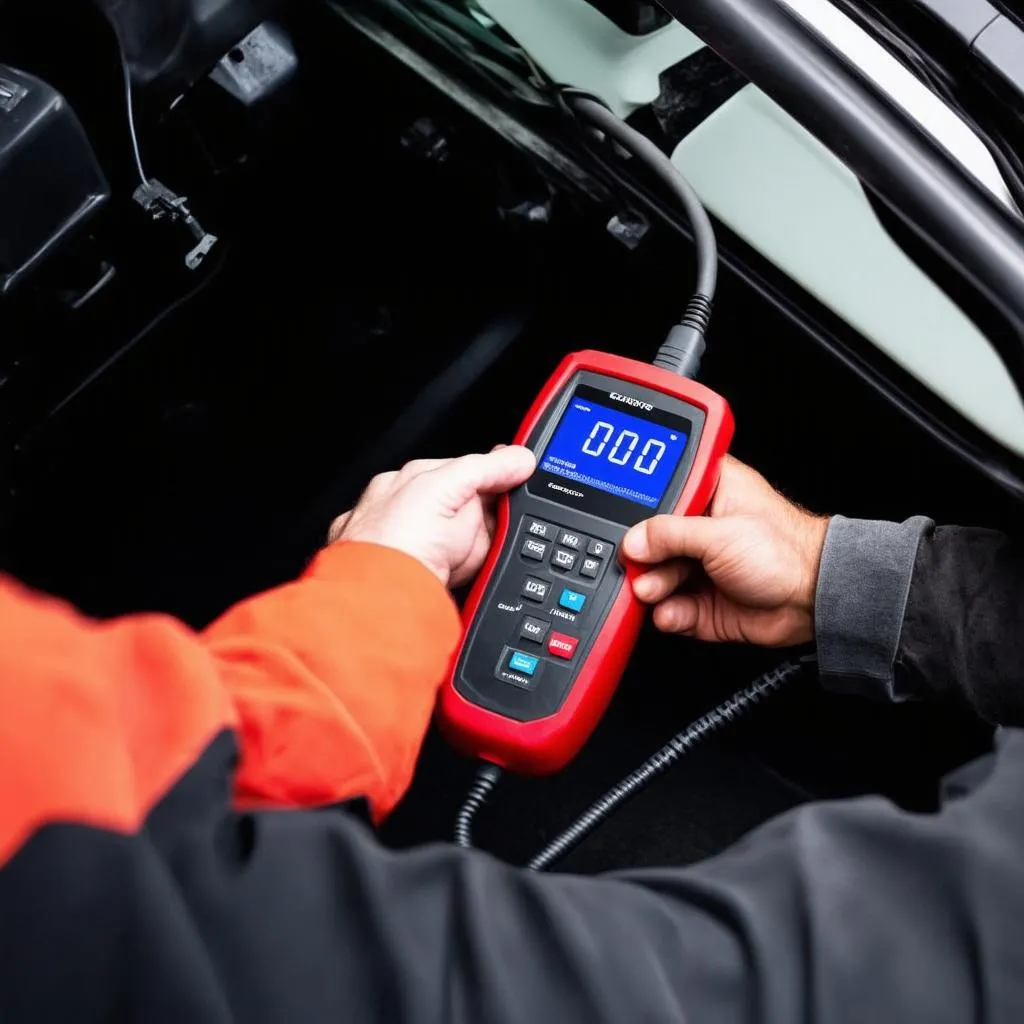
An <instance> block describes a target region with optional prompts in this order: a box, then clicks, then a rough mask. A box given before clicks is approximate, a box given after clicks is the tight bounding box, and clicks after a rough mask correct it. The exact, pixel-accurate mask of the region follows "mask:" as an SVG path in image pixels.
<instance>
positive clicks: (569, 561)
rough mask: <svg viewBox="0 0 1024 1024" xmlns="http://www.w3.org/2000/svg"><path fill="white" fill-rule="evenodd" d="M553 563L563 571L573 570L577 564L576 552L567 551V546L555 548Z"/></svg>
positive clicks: (552, 557)
mask: <svg viewBox="0 0 1024 1024" xmlns="http://www.w3.org/2000/svg"><path fill="white" fill-rule="evenodd" d="M551 564H552V565H553V566H554V567H555V568H556V569H560V570H561V571H562V572H571V571H572V567H573V566H574V565H575V564H576V553H575V552H573V551H566V550H565V548H555V553H554V554H553V555H552V556H551Z"/></svg>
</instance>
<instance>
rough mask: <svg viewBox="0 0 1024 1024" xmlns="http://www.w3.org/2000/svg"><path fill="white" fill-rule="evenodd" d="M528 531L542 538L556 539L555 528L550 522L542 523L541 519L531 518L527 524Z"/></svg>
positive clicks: (532, 535)
mask: <svg viewBox="0 0 1024 1024" xmlns="http://www.w3.org/2000/svg"><path fill="white" fill-rule="evenodd" d="M526 532H527V533H528V534H530V536H531V537H540V539H541V540H554V538H555V528H554V527H553V526H551V525H549V524H548V523H542V522H541V521H540V520H539V519H531V520H530V521H529V522H528V523H527V524H526Z"/></svg>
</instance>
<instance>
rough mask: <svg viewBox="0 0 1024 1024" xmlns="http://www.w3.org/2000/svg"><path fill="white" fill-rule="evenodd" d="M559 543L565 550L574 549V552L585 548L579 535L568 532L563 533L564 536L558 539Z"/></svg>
mask: <svg viewBox="0 0 1024 1024" xmlns="http://www.w3.org/2000/svg"><path fill="white" fill-rule="evenodd" d="M558 543H559V544H561V545H562V547H563V548H572V549H573V551H579V549H580V548H581V547H582V546H583V540H582V538H581V537H580V535H579V534H578V533H570V532H569V531H568V530H563V531H562V536H561V537H559V538H558Z"/></svg>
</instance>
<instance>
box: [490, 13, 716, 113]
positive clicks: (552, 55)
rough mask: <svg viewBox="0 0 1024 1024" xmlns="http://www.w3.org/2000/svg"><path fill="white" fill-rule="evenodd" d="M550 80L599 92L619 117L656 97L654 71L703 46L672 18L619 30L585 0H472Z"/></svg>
mask: <svg viewBox="0 0 1024 1024" xmlns="http://www.w3.org/2000/svg"><path fill="white" fill-rule="evenodd" d="M478 3H479V5H480V7H482V8H483V9H484V10H485V11H486V12H487V13H488V14H489V15H490V16H491V17H492V18H493V19H494V20H495V21H496V22H498V24H499V25H501V27H502V28H503V29H505V31H506V32H508V34H509V35H510V36H512V38H513V39H515V40H516V41H517V42H518V43H519V45H520V46H522V47H523V49H524V50H526V52H527V53H529V55H530V56H531V57H532V58H533V59H534V60H535V61H536V62H537V64H538V65H540V67H541V68H543V70H544V71H545V72H546V73H547V74H548V75H549V76H550V77H551V78H552V79H553V80H554V81H556V82H561V83H564V84H565V85H572V86H575V87H576V88H577V89H585V90H586V91H587V92H592V93H594V94H595V95H597V96H600V97H601V99H603V100H604V101H605V102H606V103H607V104H608V105H609V106H610V107H611V108H612V109H613V110H614V111H615V113H616V114H618V115H619V116H620V117H626V116H627V115H628V114H630V113H631V112H632V111H634V110H636V109H637V107H642V106H646V105H647V104H648V103H652V102H653V101H654V100H656V99H657V98H658V93H659V91H660V88H659V84H658V76H659V75H660V74H661V73H662V72H663V71H666V70H667V69H668V68H670V67H672V66H673V65H674V64H678V63H679V61H681V60H684V59H685V58H686V57H689V56H690V54H692V53H696V52H697V51H698V50H700V49H703V46H704V44H703V43H702V42H701V41H700V40H699V39H698V38H697V37H696V36H695V35H694V34H693V33H692V32H690V31H688V30H687V29H685V28H683V26H682V25H680V24H679V23H678V22H672V24H670V25H666V26H665V27H664V28H662V29H658V31H656V32H652V33H651V34H650V35H647V36H631V35H630V34H629V33H628V32H623V31H622V29H620V28H619V27H618V25H616V24H615V23H614V22H612V21H610V20H609V19H608V18H606V17H605V16H604V15H603V14H601V12H600V11H598V10H596V9H595V8H593V7H591V6H590V4H588V3H587V2H586V0H478Z"/></svg>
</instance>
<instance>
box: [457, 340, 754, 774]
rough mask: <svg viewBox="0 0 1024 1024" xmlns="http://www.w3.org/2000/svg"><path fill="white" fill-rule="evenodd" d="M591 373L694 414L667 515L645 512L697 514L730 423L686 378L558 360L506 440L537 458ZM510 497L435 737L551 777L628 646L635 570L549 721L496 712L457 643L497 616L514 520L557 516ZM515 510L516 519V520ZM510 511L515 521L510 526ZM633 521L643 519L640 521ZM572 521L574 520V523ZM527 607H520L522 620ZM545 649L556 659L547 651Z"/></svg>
mask: <svg viewBox="0 0 1024 1024" xmlns="http://www.w3.org/2000/svg"><path fill="white" fill-rule="evenodd" d="M593 375H599V378H600V379H606V380H607V379H611V380H613V381H614V382H619V383H621V384H622V385H624V386H626V387H627V388H628V386H630V385H633V386H636V388H637V389H648V390H649V391H653V392H657V393H659V394H661V395H664V396H668V397H670V398H672V399H678V400H681V401H682V402H684V403H686V404H687V405H688V406H690V407H692V408H693V409H694V410H699V413H700V414H701V415H702V418H703V425H702V427H701V429H700V432H699V436H691V437H690V439H689V442H688V443H689V445H691V446H692V451H691V450H689V449H688V451H687V459H686V461H687V464H688V470H686V475H685V479H684V480H683V481H682V483H681V490H678V497H676V498H675V499H674V503H673V504H672V506H671V507H670V508H665V507H659V509H657V510H651V511H650V513H649V514H650V515H654V514H659V513H663V512H666V511H670V512H672V513H673V514H675V515H702V514H703V513H704V512H705V510H706V509H707V506H708V504H709V502H710V501H711V498H712V496H713V495H714V492H715V488H716V486H717V484H718V477H719V472H720V469H721V463H722V458H723V457H724V456H725V454H726V452H727V451H728V448H729V444H730V442H731V440H732V436H733V430H734V421H733V416H732V412H731V410H730V409H729V406H728V404H727V403H726V401H725V400H724V399H723V398H721V397H720V396H719V395H717V394H715V392H713V391H711V390H710V389H708V388H706V387H704V386H703V385H701V384H698V383H696V382H695V381H693V380H689V379H687V378H685V377H680V376H677V375H676V374H673V373H670V372H669V371H667V370H662V369H660V368H658V367H655V366H652V365H650V364H647V363H641V362H638V361H636V360H633V359H626V358H623V357H620V356H614V355H609V354H608V353H604V352H594V351H583V352H575V353H572V354H570V355H568V356H566V358H565V359H564V360H563V361H562V363H561V364H560V365H559V367H558V368H557V369H556V370H555V372H554V374H553V375H552V376H551V378H550V379H549V380H548V382H547V383H546V384H545V386H544V388H543V389H542V390H541V392H540V394H539V395H538V396H537V398H536V400H535V401H534V402H533V404H532V406H531V407H530V409H529V411H528V412H527V414H526V417H525V418H524V420H523V422H522V425H521V426H520V428H519V431H518V433H517V434H516V437H515V443H516V444H522V445H527V446H529V447H531V448H533V449H534V451H535V453H536V454H537V455H538V457H540V455H541V451H540V449H541V447H542V446H543V444H544V443H546V441H547V440H548V439H549V438H550V436H551V431H552V430H553V429H554V427H553V426H552V422H551V421H552V420H553V419H554V418H556V417H558V416H559V415H560V414H561V411H562V410H564V408H565V406H566V395H567V393H568V392H570V391H571V390H572V388H573V387H574V386H575V383H574V382H577V381H580V380H584V379H598V378H594V377H593ZM641 393H642V392H641ZM526 486H527V487H528V486H529V484H528V485H526ZM519 492H523V494H528V492H527V491H524V488H519V489H518V491H517V492H516V493H515V494H514V495H513V496H512V497H511V498H510V496H507V495H506V496H504V497H502V498H501V500H500V502H499V505H498V519H497V530H496V534H495V539H494V544H493V545H492V548H491V551H490V554H489V555H488V558H487V561H486V562H485V564H484V567H483V569H482V570H481V572H480V575H479V577H478V578H477V580H476V583H475V585H474V587H473V589H472V592H471V593H470V596H469V599H468V600H467V602H466V605H465V608H464V611H463V624H464V630H463V640H462V643H461V644H460V647H459V650H458V651H457V652H456V655H455V657H454V659H453V662H452V665H451V671H450V673H449V676H448V679H447V681H446V682H445V684H444V687H443V689H442V691H441V694H440V698H439V705H438V714H439V722H440V726H441V729H442V732H443V733H444V735H445V736H446V737H447V739H448V740H449V742H451V743H452V745H453V746H455V747H456V748H457V749H458V750H460V751H462V752H463V753H465V754H467V755H470V756H472V757H476V758H480V759H482V760H485V761H490V762H492V763H494V764H496V765H498V766H500V767H502V768H504V769H507V770H509V771H514V772H519V773H523V774H529V775H543V774H549V773H552V772H555V771H558V770H560V769H561V768H562V767H564V766H565V765H566V764H567V763H568V762H569V761H571V760H572V758H573V757H574V756H575V755H576V754H577V753H578V751H579V750H580V748H581V747H582V746H583V744H584V743H585V742H586V740H587V739H588V738H589V736H590V734H591V733H592V732H593V730H594V728H595V726H596V725H597V723H598V722H599V721H600V719H601V716H602V715H603V714H604V712H605V710H606V709H607V707H608V704H609V702H610V701H611V698H612V696H613V694H614V693H615V689H616V687H617V686H618V683H619V680H620V679H621V678H622V674H623V672H624V670H625V668H626V664H627V663H628V661H629V658H630V655H631V653H632V651H633V647H634V645H635V644H636V640H637V636H638V634H639V631H640V626H641V624H642V622H643V616H644V606H643V605H642V604H641V603H640V602H639V601H638V600H637V599H636V598H635V597H634V595H633V590H632V585H631V581H632V579H633V577H634V576H636V575H637V572H638V570H637V569H636V567H634V566H631V565H629V564H628V563H626V562H622V563H621V564H622V566H623V567H624V570H625V571H624V572H622V571H621V569H619V567H618V565H617V566H616V567H615V570H616V571H615V578H616V579H617V580H618V584H617V589H616V590H615V592H614V593H613V594H612V595H610V597H609V599H608V601H607V602H606V611H604V613H603V617H602V619H601V621H600V624H599V625H598V626H597V627H596V629H595V630H592V631H591V632H590V633H589V634H588V636H587V637H586V642H587V650H586V652H585V654H583V655H582V660H581V662H580V664H579V665H578V666H577V667H576V668H575V674H574V676H573V679H572V683H571V685H570V686H569V687H568V689H567V691H566V692H565V693H564V697H563V698H562V699H561V700H560V703H559V705H558V707H557V708H555V709H553V710H552V711H551V713H549V714H547V713H546V714H543V715H542V717H536V718H533V719H531V720H521V719H520V718H517V717H513V716H512V715H511V714H505V713H502V711H501V710H500V709H495V708H494V707H487V706H484V705H485V704H486V703H487V702H486V701H485V700H483V699H481V698H478V697H476V696H475V694H473V693H469V692H467V687H466V685H465V664H466V662H465V660H464V659H466V658H467V657H468V651H467V645H469V644H471V643H473V642H476V641H474V639H473V638H474V636H478V635H479V633H480V626H481V622H480V618H482V617H484V616H498V615H502V614H503V613H502V612H498V611H496V610H495V608H494V607H493V604H494V601H493V597H494V587H493V586H492V581H493V580H494V577H495V573H496V572H499V570H500V567H501V566H503V565H504V566H506V567H507V566H508V565H509V560H510V558H514V556H515V552H512V551H510V550H509V545H510V543H512V544H518V540H517V536H518V535H517V534H516V532H515V531H516V530H517V529H519V525H518V524H519V522H522V521H523V520H524V517H525V515H526V514H529V515H531V516H532V515H539V516H540V517H542V518H545V519H551V520H555V521H557V519H558V509H557V506H551V507H550V508H548V506H549V505H550V504H551V503H550V502H543V503H541V504H542V506H543V507H540V509H539V511H538V510H537V508H536V507H535V505H534V504H530V505H529V506H528V513H524V512H523V508H524V506H523V505H522V496H521V495H520V494H519ZM666 500H668V497H667V496H666ZM515 509H518V510H519V512H518V513H516V512H515ZM513 514H515V515H516V518H517V520H518V522H513V521H512V517H513ZM642 518H647V515H643V516H642ZM576 521H577V522H579V521H580V520H579V517H578V516H577V517H576ZM584 529H586V527H585V526H584ZM625 530H626V526H625V525H622V526H621V527H620V533H619V536H620V539H621V535H623V534H624V533H625ZM527 570H529V565H524V566H523V567H521V568H519V569H517V568H515V567H513V571H515V572H521V571H527ZM611 575H612V574H609V575H608V579H606V581H605V583H606V589H607V586H611V585H614V580H611ZM581 589H582V588H581ZM488 595H490V597H489V596H488ZM489 602H490V603H489ZM501 607H502V608H504V609H505V611H506V612H510V611H513V610H514V609H511V608H509V607H508V605H507V604H505V605H502V606H501ZM531 610H532V609H530V608H524V609H523V613H524V614H525V612H527V611H531ZM552 614H559V613H558V612H554V613H552ZM509 621H510V622H511V618H509ZM557 624H558V623H556V625H557ZM556 635H560V634H556ZM552 650H554V651H555V653H556V654H557V653H559V652H558V651H557V650H555V649H554V648H552ZM541 653H543V652H541ZM562 656H563V657H564V652H563V653H562ZM460 666H461V668H460ZM460 672H462V675H460ZM488 685H489V686H491V687H493V686H494V683H493V682H490V681H488ZM460 689H461V690H462V692H460Z"/></svg>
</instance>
